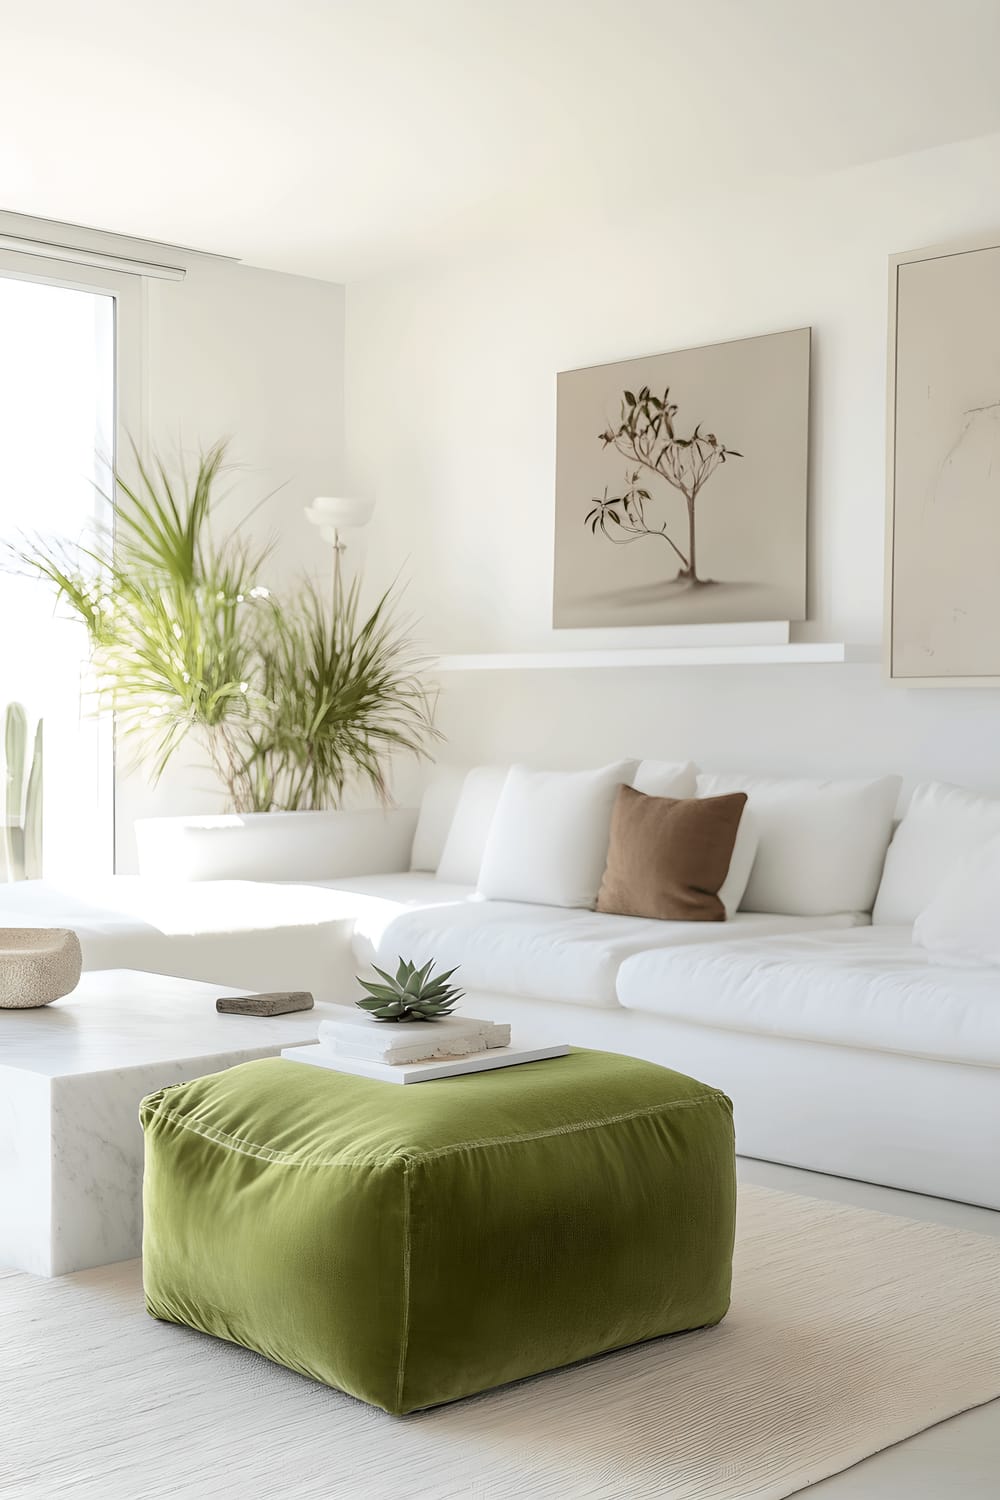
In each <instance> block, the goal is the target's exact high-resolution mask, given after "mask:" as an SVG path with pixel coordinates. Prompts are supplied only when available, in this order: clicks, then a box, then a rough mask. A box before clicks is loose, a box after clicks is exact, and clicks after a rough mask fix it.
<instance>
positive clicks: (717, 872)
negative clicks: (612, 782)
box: [597, 786, 747, 922]
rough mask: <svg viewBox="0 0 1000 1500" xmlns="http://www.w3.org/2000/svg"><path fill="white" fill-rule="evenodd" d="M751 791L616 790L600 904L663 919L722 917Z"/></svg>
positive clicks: (628, 913)
mask: <svg viewBox="0 0 1000 1500" xmlns="http://www.w3.org/2000/svg"><path fill="white" fill-rule="evenodd" d="M746 800H747V794H746V792H732V793H731V794H730V795H729V796H726V797H684V798H678V797H647V796H646V794H645V793H644V792H637V791H636V790H635V788H634V787H630V786H623V787H619V789H618V796H617V798H616V800H615V806H614V812H613V813H612V816H611V842H610V845H609V848H608V863H607V867H606V868H605V871H604V879H603V880H602V881H601V889H600V891H599V892H598V896H597V910H598V911H606V912H615V913H617V914H618V915H619V916H623V917H655V918H657V919H658V920H660V921H663V922H724V921H725V920H726V909H725V907H724V906H723V904H722V902H721V901H720V900H719V887H720V886H721V885H722V883H723V881H724V880H725V878H726V875H727V874H728V872H729V861H730V860H731V859H732V855H733V845H734V844H735V842H736V832H737V829H738V828H739V826H740V818H741V816H742V814H743V809H744V807H745V806H746Z"/></svg>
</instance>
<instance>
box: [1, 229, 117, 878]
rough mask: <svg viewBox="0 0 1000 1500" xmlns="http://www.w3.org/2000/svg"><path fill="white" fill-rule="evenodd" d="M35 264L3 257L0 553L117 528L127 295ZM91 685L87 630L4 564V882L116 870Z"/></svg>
mask: <svg viewBox="0 0 1000 1500" xmlns="http://www.w3.org/2000/svg"><path fill="white" fill-rule="evenodd" d="M25 260H26V258H25V257H9V258H8V257H0V545H3V544H4V543H8V544H10V543H13V544H14V545H15V546H16V544H17V541H18V538H19V537H22V536H24V535H25V534H31V533H35V534H43V535H45V536H46V537H48V538H51V537H59V538H64V539H66V540H67V541H77V540H79V539H81V538H86V537H88V536H93V534H94V531H95V528H98V527H106V526H108V525H110V523H111V516H110V514H109V513H108V512H109V507H108V503H107V500H106V498H105V497H106V496H107V495H108V494H110V490H111V473H112V466H113V464H114V461H115V447H116V424H117V417H116V413H117V401H116V370H117V366H118V363H119V361H118V359H117V338H116V324H117V321H118V318H119V316H120V309H119V307H118V302H119V300H120V291H119V289H117V288H116V287H115V286H114V285H113V283H112V282H111V278H109V277H108V276H106V275H103V274H102V273H93V274H91V273H89V272H87V273H84V274H85V276H86V277H87V278H88V279H89V280H90V281H91V283H92V284H90V285H87V284H86V282H85V283H84V284H80V282H79V281H78V280H77V277H76V274H75V273H74V274H73V280H74V282H75V283H76V284H72V285H67V284H64V283H63V284H60V283H59V282H57V281H55V280H50V279H49V278H48V277H46V276H44V270H45V267H44V266H43V265H39V263H38V262H37V261H31V262H29V264H28V268H27V273H25V269H24V263H25ZM53 269H54V270H55V271H56V272H57V273H58V271H59V270H61V271H62V273H63V274H65V273H66V271H67V269H68V268H67V267H65V266H63V267H54V268H53ZM40 273H42V274H40ZM126 279H128V278H126ZM4 550H5V551H6V548H5V549H4ZM92 689H93V684H92V682H91V680H90V673H89V668H88V657H87V643H86V638H85V634H84V632H83V629H82V627H80V626H79V625H76V624H74V623H72V622H70V621H69V620H68V619H66V618H65V617H64V616H63V615H62V614H61V612H60V611H59V610H58V609H57V608H56V607H55V605H54V600H53V597H52V593H51V591H50V590H49V589H48V588H47V587H46V586H45V585H44V584H42V583H41V582H39V581H38V580H37V579H34V578H31V577H28V576H24V575H18V574H17V573H12V572H11V571H9V570H8V568H7V566H5V569H4V571H3V572H2V573H0V719H2V738H0V757H2V760H0V764H2V775H0V882H2V881H12V880H21V879H25V878H29V879H30V878H37V877H39V876H42V875H44V877H46V878H55V879H57V880H59V879H62V878H64V877H67V876H73V875H76V874H82V873H84V872H88V873H107V872H110V870H111V869H112V867H113V849H114V814H113V778H112V759H113V749H112V738H111V732H110V728H109V727H108V726H106V725H105V726H102V725H100V724H99V723H98V722H97V720H96V718H95V717H94V714H93V698H92ZM39 726H40V727H39ZM0 901H2V898H0Z"/></svg>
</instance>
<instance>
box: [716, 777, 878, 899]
mask: <svg viewBox="0 0 1000 1500" xmlns="http://www.w3.org/2000/svg"><path fill="white" fill-rule="evenodd" d="M899 786H900V778H899V777H898V776H881V777H879V778H877V779H876V780H873V781H822V780H814V779H812V778H794V779H787V780H785V779H781V778H777V777H768V776H748V775H743V774H740V773H731V774H715V775H705V774H703V775H700V776H699V777H698V796H699V797H719V796H722V795H724V794H725V793H726V792H741V791H743V792H746V793H747V796H748V798H749V803H748V806H749V809H750V812H751V813H752V814H753V817H754V821H755V823H756V826H757V830H758V834H759V843H758V846H757V857H756V859H755V861H754V865H753V870H752V872H751V874H750V879H749V882H748V884H747V888H746V893H745V895H744V897H743V901H742V908H743V910H744V911H763V912H783V913H787V914H788V915H793V916H803V917H810V916H827V915H831V914H833V913H835V912H845V911H857V912H868V911H871V908H872V902H873V901H874V899H875V893H876V891H877V890H878V883H879V877H880V876H881V873H882V864H883V861H884V859H885V851H886V848H887V846H888V843H889V838H890V836H891V833H892V819H893V813H894V812H895V807H896V799H897V797H898V795H899Z"/></svg>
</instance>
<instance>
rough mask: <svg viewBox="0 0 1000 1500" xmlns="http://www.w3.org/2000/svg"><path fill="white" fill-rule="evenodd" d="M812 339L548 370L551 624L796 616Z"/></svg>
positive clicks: (801, 335)
mask: <svg viewBox="0 0 1000 1500" xmlns="http://www.w3.org/2000/svg"><path fill="white" fill-rule="evenodd" d="M809 342H810V331H809V329H808V328H797V329H794V330H792V331H791V332H788V333H773V334H765V335H763V336H761V337H759V338H751V339H738V340H734V341H732V342H730V343H724V344H711V345H708V346H706V347H704V348H700V349H683V350H680V351H678V352H676V353H673V354H657V355H652V356H649V357H647V358H644V359H631V360H624V361H622V362H621V363H617V364H608V365H592V366H589V367H588V368H586V369H581V370H568V371H565V372H564V373H562V374H560V375H559V377H558V381H557V422H556V431H557V438H556V533H555V587H554V594H553V623H554V624H555V625H556V626H562V627H574V626H581V627H582V626H629V625H679V624H683V625H691V624H716V623H720V624H725V623H730V622H733V623H735V622H745V621H754V620H801V619H804V618H805V613H806V510H807V489H808V447H809Z"/></svg>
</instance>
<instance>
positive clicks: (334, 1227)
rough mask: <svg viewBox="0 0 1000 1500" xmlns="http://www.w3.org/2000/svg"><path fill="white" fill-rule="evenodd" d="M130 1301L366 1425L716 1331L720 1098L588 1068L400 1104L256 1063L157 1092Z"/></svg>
mask: <svg viewBox="0 0 1000 1500" xmlns="http://www.w3.org/2000/svg"><path fill="white" fill-rule="evenodd" d="M141 1117H142V1124H143V1128H144V1131H145V1136H146V1175H145V1185H144V1207H145V1230H144V1239H143V1259H144V1277H145V1287H146V1305H147V1307H148V1309H149V1311H150V1313H152V1315H153V1316H154V1317H156V1318H162V1319H166V1320H168V1321H170V1322H174V1323H183V1324H186V1325H188V1326H189V1327H192V1328H198V1329H201V1330H202V1331H203V1332H205V1333H209V1334H214V1335H215V1336H216V1337H218V1338H224V1339H230V1340H232V1341H233V1342H234V1343H237V1344H242V1345H245V1346H246V1347H247V1348H248V1349H255V1350H257V1351H259V1353H261V1354H264V1355H266V1356H267V1357H268V1359H272V1360H275V1361H277V1362H278V1363H279V1364H282V1365H287V1366H288V1367H289V1368H290V1369H292V1370H298V1371H300V1372H301V1373H302V1374H304V1375H309V1376H312V1377H313V1378H314V1379H315V1380H320V1381H323V1382H325V1383H326V1384H327V1385H331V1386H334V1387H336V1388H338V1389H340V1390H343V1391H347V1392H349V1393H350V1394H351V1395H353V1396H357V1397H360V1398H361V1400H363V1401H368V1402H371V1403H372V1404H373V1405H375V1406H380V1407H383V1408H384V1409H385V1410H386V1411H390V1412H397V1413H398V1412H408V1411H413V1410H415V1409H417V1408H419V1407H426V1406H434V1405H437V1404H438V1403H439V1402H443V1401H453V1400H455V1399H456V1398H457V1397H460V1396H467V1395H471V1394H472V1393H473V1392H476V1391H482V1390H486V1389H488V1388H489V1387H491V1386H496V1385H501V1384H503V1383H504V1382H505V1381H509V1380H517V1379H519V1378H521V1377H522V1376H526V1375H534V1374H537V1373H539V1372H540V1371H543V1370H551V1369H555V1368H557V1367H558V1366H561V1365H567V1364H572V1363H573V1362H574V1361H576V1360H580V1359H585V1358H587V1357H588V1356H590V1355H594V1354H601V1353H604V1352H606V1351H607V1350H610V1349H619V1348H621V1347H623V1346H624V1345H627V1344H632V1343H636V1342H639V1341H640V1340H643V1339H650V1338H655V1337H657V1336H659V1335H661V1334H667V1333H676V1332H679V1331H680V1330H682V1329H689V1328H698V1327H702V1326H703V1325H705V1324H709V1323H717V1322H718V1321H719V1320H720V1319H721V1318H722V1317H723V1316H724V1314H725V1312H726V1309H727V1307H728V1305H729V1292H730V1275H731V1264H732V1249H733V1231H734V1217H735V1196H736V1192H735V1167H734V1154H733V1126H732V1107H731V1105H730V1103H729V1100H728V1099H727V1098H726V1097H725V1095H724V1094H721V1093H719V1092H718V1091H716V1090H714V1089H710V1088H708V1087H706V1086H705V1085H704V1084H701V1083H696V1082H695V1081H694V1080H693V1079H690V1078H686V1077H684V1076H683V1075H682V1074H679V1073H672V1072H669V1071H668V1070H667V1069H666V1068H659V1067H656V1066H654V1065H653V1064H652V1063H646V1062H640V1061H638V1060H637V1059H635V1058H630V1057H621V1056H618V1055H617V1054H613V1053H606V1052H586V1051H575V1052H572V1053H571V1054H570V1055H569V1056H568V1057H562V1058H553V1059H550V1060H548V1061H545V1062H537V1063H528V1064H523V1065H521V1066H518V1067H513V1068H504V1069H499V1070H497V1071H495V1072H490V1073H478V1074H468V1075H466V1076H464V1077H458V1078H448V1079H440V1080H438V1081H436V1082H433V1083H421V1084H415V1085H410V1086H407V1087H403V1088H400V1087H398V1086H393V1085H392V1084H386V1083H376V1082H372V1081H370V1080H368V1079H363V1078H355V1077H350V1076H348V1075H346V1074H341V1073H335V1072H328V1071H326V1070H323V1069H319V1068H309V1067H304V1066H303V1065H302V1064H301V1063H295V1062H288V1061H283V1060H282V1059H280V1058H271V1059H267V1060H266V1061H262V1062H251V1063H245V1064H243V1065H242V1066H241V1067H236V1068H231V1069H229V1070H228V1071H227V1072H224V1073H216V1074H213V1075H211V1076H210V1077H207V1078H200V1079H197V1080H196V1081H195V1082H193V1083H184V1084H179V1085H177V1086H176V1087H173V1088H166V1089H161V1090H160V1091H159V1092H158V1093H156V1094H152V1095H150V1096H149V1098H147V1099H145V1100H144V1101H143V1104H142V1109H141Z"/></svg>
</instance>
